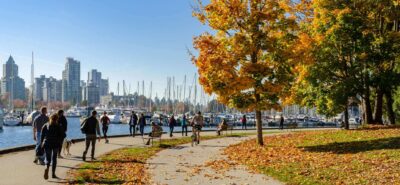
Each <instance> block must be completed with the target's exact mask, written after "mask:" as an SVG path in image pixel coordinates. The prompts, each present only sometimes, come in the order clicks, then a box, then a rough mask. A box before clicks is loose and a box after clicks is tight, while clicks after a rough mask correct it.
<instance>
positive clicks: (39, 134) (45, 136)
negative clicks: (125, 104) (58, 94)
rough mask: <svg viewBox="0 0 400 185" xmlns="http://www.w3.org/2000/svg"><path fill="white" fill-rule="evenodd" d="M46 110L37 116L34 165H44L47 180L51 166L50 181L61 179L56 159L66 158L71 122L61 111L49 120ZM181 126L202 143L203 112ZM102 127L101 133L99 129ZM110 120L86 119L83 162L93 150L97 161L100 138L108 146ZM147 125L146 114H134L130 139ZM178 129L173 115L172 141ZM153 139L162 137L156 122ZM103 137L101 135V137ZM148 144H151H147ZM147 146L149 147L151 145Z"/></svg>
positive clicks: (184, 133) (171, 120) (83, 123)
mask: <svg viewBox="0 0 400 185" xmlns="http://www.w3.org/2000/svg"><path fill="white" fill-rule="evenodd" d="M47 113H48V112H47V108H46V107H42V108H41V109H40V115H38V116H36V117H35V118H34V121H33V125H32V127H33V139H34V140H35V141H36V147H35V159H34V161H33V162H34V163H35V164H40V165H45V167H46V168H45V171H44V179H48V178H49V171H50V166H52V168H51V172H52V173H51V177H52V178H58V177H57V175H56V167H57V158H63V156H61V150H62V145H63V143H64V142H65V140H66V137H67V129H68V122H67V119H66V117H65V116H64V111H63V110H59V111H57V113H53V114H51V115H50V116H48V114H47ZM179 121H180V122H181V126H182V136H184V135H186V136H187V133H188V129H187V127H188V125H190V126H192V131H193V133H194V134H196V136H197V140H196V142H197V143H200V131H201V129H202V127H203V125H204V119H203V116H202V115H201V112H198V113H197V114H196V115H195V116H194V117H193V118H192V120H188V116H187V115H183V117H182V120H179ZM100 123H101V129H100ZM109 124H110V119H109V117H108V116H107V112H103V114H102V116H101V117H100V119H97V112H96V111H92V112H91V115H90V116H89V117H87V118H86V119H85V120H83V121H82V123H81V131H82V133H83V134H85V149H84V151H83V153H82V160H83V161H86V155H87V153H88V150H89V148H90V146H91V153H90V157H91V159H92V160H96V158H95V157H94V154H95V148H96V140H98V141H99V142H100V140H101V137H102V136H101V135H102V134H103V136H104V139H105V143H108V142H109V141H108V137H107V132H108V127H109ZM145 125H146V118H145V116H144V114H143V113H142V114H140V116H139V117H138V116H137V115H136V113H135V112H134V111H132V115H131V117H130V121H129V130H130V135H131V136H133V137H134V136H135V134H136V132H137V126H138V127H139V132H140V134H142V135H143V134H144V127H145ZM175 125H177V120H176V119H175V117H174V115H172V116H171V117H170V119H169V127H170V137H172V136H173V131H174V127H175ZM151 126H152V128H151V132H150V133H149V134H150V136H152V135H154V134H155V133H161V132H162V128H161V126H160V125H157V124H156V123H155V122H152V123H151ZM101 133H102V134H101ZM149 141H150V140H149ZM148 143H149V142H148ZM148 143H147V144H148Z"/></svg>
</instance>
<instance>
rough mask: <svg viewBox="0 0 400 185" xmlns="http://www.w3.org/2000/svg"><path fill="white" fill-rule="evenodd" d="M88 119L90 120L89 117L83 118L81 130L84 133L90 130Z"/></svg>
mask: <svg viewBox="0 0 400 185" xmlns="http://www.w3.org/2000/svg"><path fill="white" fill-rule="evenodd" d="M87 120H88V118H86V119H85V120H83V121H82V123H81V132H82V134H86V133H87V131H88V128H89V127H88V124H87Z"/></svg>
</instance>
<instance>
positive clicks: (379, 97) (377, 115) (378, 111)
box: [374, 88, 383, 124]
mask: <svg viewBox="0 0 400 185" xmlns="http://www.w3.org/2000/svg"><path fill="white" fill-rule="evenodd" d="M382 105H383V92H382V90H381V88H377V89H376V98H375V107H374V108H375V110H374V123H378V124H383V120H382Z"/></svg>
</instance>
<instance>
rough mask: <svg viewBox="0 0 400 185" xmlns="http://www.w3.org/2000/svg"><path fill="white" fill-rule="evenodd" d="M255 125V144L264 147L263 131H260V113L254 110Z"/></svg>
mask: <svg viewBox="0 0 400 185" xmlns="http://www.w3.org/2000/svg"><path fill="white" fill-rule="evenodd" d="M256 125H257V143H258V144H259V145H261V146H262V145H264V140H263V133H262V132H263V131H262V121H261V111H259V110H256Z"/></svg>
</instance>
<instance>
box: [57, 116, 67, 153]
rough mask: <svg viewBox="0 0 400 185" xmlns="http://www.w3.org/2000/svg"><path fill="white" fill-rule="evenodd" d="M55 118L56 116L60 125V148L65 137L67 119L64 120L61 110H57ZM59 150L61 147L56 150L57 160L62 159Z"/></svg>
mask: <svg viewBox="0 0 400 185" xmlns="http://www.w3.org/2000/svg"><path fill="white" fill-rule="evenodd" d="M57 116H58V124H60V127H61V131H62V135H61V140H60V144H61V145H60V146H62V144H63V142H64V139H65V138H66V137H67V129H68V122H67V118H65V116H64V111H63V110H59V111H58V112H57ZM61 149H62V147H60V148H59V150H58V158H62V156H61Z"/></svg>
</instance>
